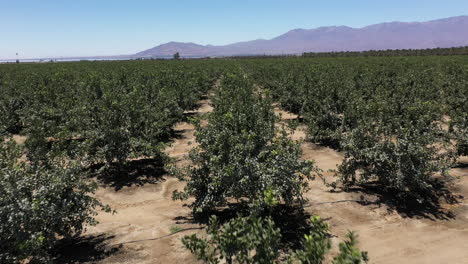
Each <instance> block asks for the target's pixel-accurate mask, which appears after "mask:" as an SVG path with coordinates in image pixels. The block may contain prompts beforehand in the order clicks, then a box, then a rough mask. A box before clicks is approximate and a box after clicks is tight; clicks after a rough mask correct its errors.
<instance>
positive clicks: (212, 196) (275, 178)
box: [174, 73, 314, 211]
mask: <svg viewBox="0 0 468 264" xmlns="http://www.w3.org/2000/svg"><path fill="white" fill-rule="evenodd" d="M213 101H214V111H213V112H212V113H211V114H210V115H209V117H208V124H207V125H206V126H203V125H201V124H200V123H198V124H197V132H196V140H197V142H198V143H199V144H200V145H199V146H198V147H196V148H194V150H193V151H192V152H191V153H190V159H191V161H192V164H191V165H190V166H188V167H186V168H184V170H183V171H181V172H178V177H179V178H180V179H182V180H185V181H187V185H186V187H185V189H184V192H175V193H174V198H176V199H187V198H188V197H190V196H194V197H195V201H194V202H193V203H192V204H191V207H192V208H193V209H194V211H205V210H209V209H214V208H215V207H217V206H223V205H226V203H227V201H228V199H232V198H234V199H237V200H238V201H246V202H247V203H248V204H253V203H254V202H255V201H263V200H264V194H265V192H266V191H272V193H273V194H274V195H275V197H274V198H275V199H277V200H278V201H282V202H285V203H286V204H292V203H294V202H296V201H303V197H302V194H303V192H304V191H305V190H306V189H307V186H308V185H307V179H309V178H310V177H311V171H312V170H314V167H313V165H312V163H311V162H309V161H301V160H300V159H299V158H300V155H301V151H300V147H299V144H298V143H296V142H294V141H292V140H290V139H289V138H288V135H287V132H286V131H285V130H284V129H279V128H276V127H275V122H276V121H277V117H276V116H275V114H274V112H273V110H272V107H271V101H270V100H269V99H268V98H263V97H261V96H259V95H257V94H255V92H254V89H253V84H252V83H251V81H250V80H249V79H248V78H247V77H245V76H243V74H241V73H235V74H228V75H226V76H225V77H224V78H223V81H222V84H221V87H220V88H219V90H218V91H217V95H216V97H215V98H214V100H213Z"/></svg>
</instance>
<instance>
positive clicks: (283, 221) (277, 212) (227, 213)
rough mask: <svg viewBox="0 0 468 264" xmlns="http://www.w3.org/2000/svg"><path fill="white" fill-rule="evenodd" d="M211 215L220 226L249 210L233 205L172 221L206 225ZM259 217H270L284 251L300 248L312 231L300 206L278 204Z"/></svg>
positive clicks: (307, 218)
mask: <svg viewBox="0 0 468 264" xmlns="http://www.w3.org/2000/svg"><path fill="white" fill-rule="evenodd" d="M213 215H214V216H216V217H217V219H218V222H219V223H220V224H224V223H226V222H228V221H229V220H231V219H233V218H235V217H237V216H247V215H249V210H248V207H247V205H246V204H245V203H233V204H229V205H228V206H227V207H225V208H222V209H219V210H213V211H210V212H206V213H195V214H190V215H187V216H178V217H176V218H174V220H176V223H177V224H187V223H190V224H201V225H208V224H209V219H210V217H211V216H213ZM261 216H262V217H266V216H271V218H272V220H273V221H274V222H275V225H276V227H277V228H279V229H280V230H281V242H282V244H283V246H282V248H284V249H286V250H291V249H292V250H295V249H299V248H301V244H302V242H303V239H304V235H306V234H310V233H311V231H312V227H311V225H310V218H311V215H310V214H309V213H307V212H306V211H305V210H304V208H303V207H302V206H301V205H294V206H287V205H283V204H280V205H277V206H276V207H275V208H274V209H273V210H271V211H270V212H268V213H266V212H265V213H264V214H263V215H261Z"/></svg>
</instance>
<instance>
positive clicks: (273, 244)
mask: <svg viewBox="0 0 468 264" xmlns="http://www.w3.org/2000/svg"><path fill="white" fill-rule="evenodd" d="M207 231H208V235H209V238H208V239H203V238H198V237H197V236H196V235H191V236H185V237H184V238H183V239H182V243H183V244H184V245H185V247H186V248H188V249H189V250H190V251H191V252H192V253H193V254H195V255H196V256H197V258H198V259H199V260H203V261H204V262H206V263H213V264H214V263H222V262H221V261H222V260H225V261H226V263H229V264H231V263H273V262H275V260H276V258H277V257H278V255H279V249H280V240H281V233H280V230H279V229H278V228H276V227H275V224H274V222H273V221H272V220H271V219H269V218H267V219H262V218H257V217H252V216H251V217H237V218H234V219H233V220H231V221H229V222H227V223H226V224H224V225H222V226H221V227H220V226H219V223H218V221H217V218H216V217H214V216H213V217H211V219H210V224H209V228H208V230H207Z"/></svg>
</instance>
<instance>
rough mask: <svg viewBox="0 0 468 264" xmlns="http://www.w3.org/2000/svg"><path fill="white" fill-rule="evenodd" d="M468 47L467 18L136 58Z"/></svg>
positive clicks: (164, 49)
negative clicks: (174, 55) (179, 55)
mask: <svg viewBox="0 0 468 264" xmlns="http://www.w3.org/2000/svg"><path fill="white" fill-rule="evenodd" d="M457 46H468V16H459V17H451V18H445V19H438V20H433V21H427V22H411V23H407V22H389V23H381V24H376V25H371V26H367V27H363V28H351V27H345V26H338V27H336V26H333V27H320V28H316V29H309V30H307V29H294V30H291V31H289V32H287V33H285V34H283V35H280V36H278V37H276V38H273V39H270V40H262V39H259V40H253V41H246V42H239V43H234V44H230V45H225V46H212V45H206V46H203V45H198V44H194V43H180V42H169V43H166V44H162V45H159V46H156V47H154V48H152V49H149V50H145V51H142V52H140V53H137V54H136V56H171V55H172V54H174V53H176V52H179V53H180V54H181V56H230V55H254V54H297V53H302V52H325V51H362V50H380V49H424V48H436V47H441V48H445V47H457Z"/></svg>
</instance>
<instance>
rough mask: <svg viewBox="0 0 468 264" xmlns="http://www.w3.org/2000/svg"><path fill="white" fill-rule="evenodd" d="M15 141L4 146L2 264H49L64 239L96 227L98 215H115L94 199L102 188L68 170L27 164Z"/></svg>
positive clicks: (0, 157) (0, 155) (0, 156)
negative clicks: (100, 211) (95, 192)
mask: <svg viewBox="0 0 468 264" xmlns="http://www.w3.org/2000/svg"><path fill="white" fill-rule="evenodd" d="M21 156H22V149H20V148H19V147H18V146H17V145H16V144H15V143H13V141H12V140H7V141H2V143H1V144H0V193H1V195H0V238H1V239H0V240H1V243H0V262H2V263H24V261H25V260H26V259H27V260H29V261H30V262H32V263H34V262H39V263H44V262H47V261H49V260H50V257H51V256H50V255H49V252H50V250H51V249H52V248H53V247H54V245H56V243H57V242H58V241H59V239H61V238H69V237H72V236H75V235H79V234H80V233H81V232H82V231H83V228H84V225H85V224H89V225H95V224H96V223H97V222H96V220H95V219H94V216H95V215H96V214H97V210H98V209H102V210H104V211H106V212H110V209H109V207H108V206H105V205H103V204H102V203H101V202H99V201H98V200H97V199H96V198H94V197H93V196H92V194H93V193H94V191H95V190H96V185H95V184H94V183H90V182H89V181H88V180H85V178H84V176H83V175H82V173H81V171H82V170H81V169H80V168H78V167H74V166H72V164H68V165H67V166H66V167H68V168H67V169H62V168H60V167H58V166H52V167H48V168H45V167H41V166H35V165H31V164H30V163H26V162H24V161H22V157H21Z"/></svg>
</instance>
